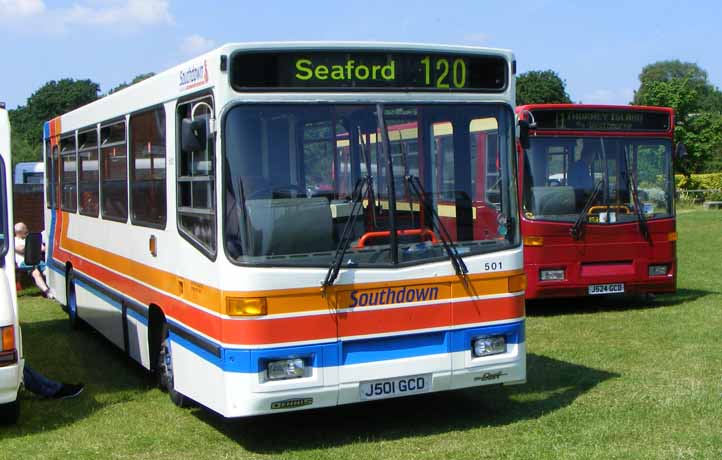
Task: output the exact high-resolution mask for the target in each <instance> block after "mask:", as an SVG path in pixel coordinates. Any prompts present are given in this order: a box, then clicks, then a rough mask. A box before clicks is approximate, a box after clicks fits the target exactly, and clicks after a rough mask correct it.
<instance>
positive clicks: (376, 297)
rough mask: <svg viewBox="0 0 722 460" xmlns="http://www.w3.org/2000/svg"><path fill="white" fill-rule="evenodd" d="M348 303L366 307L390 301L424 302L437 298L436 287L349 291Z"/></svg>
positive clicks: (437, 290) (351, 305)
mask: <svg viewBox="0 0 722 460" xmlns="http://www.w3.org/2000/svg"><path fill="white" fill-rule="evenodd" d="M349 297H350V305H349V306H348V308H353V307H368V306H372V305H386V304H391V303H408V302H425V301H429V300H436V299H438V298H439V288H438V287H427V286H424V287H418V288H416V287H402V288H391V287H389V288H386V289H380V290H374V291H364V292H361V293H359V291H351V292H350V294H349Z"/></svg>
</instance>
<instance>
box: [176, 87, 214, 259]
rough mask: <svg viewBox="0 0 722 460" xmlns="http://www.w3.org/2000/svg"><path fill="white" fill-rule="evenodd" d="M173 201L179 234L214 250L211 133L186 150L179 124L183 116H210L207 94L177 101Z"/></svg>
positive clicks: (206, 250)
mask: <svg viewBox="0 0 722 460" xmlns="http://www.w3.org/2000/svg"><path fill="white" fill-rule="evenodd" d="M176 117H177V123H176V126H177V132H178V139H177V144H178V160H177V169H176V173H177V195H178V199H177V203H178V229H179V231H180V233H181V235H182V236H183V237H185V238H186V239H187V240H188V241H190V242H191V244H193V245H194V246H195V247H197V248H198V249H200V250H201V251H202V252H204V253H205V254H206V255H207V256H209V257H214V256H215V254H216V184H215V172H216V165H215V149H214V140H215V136H214V135H213V134H212V133H207V136H206V143H205V148H204V149H203V150H198V151H186V150H183V149H182V147H181V139H180V133H181V124H182V122H183V120H184V119H192V120H197V119H201V118H202V117H207V118H209V119H210V118H212V117H213V100H212V99H211V98H210V97H204V98H202V99H195V100H192V101H189V102H186V103H182V104H179V105H178V108H177V111H176Z"/></svg>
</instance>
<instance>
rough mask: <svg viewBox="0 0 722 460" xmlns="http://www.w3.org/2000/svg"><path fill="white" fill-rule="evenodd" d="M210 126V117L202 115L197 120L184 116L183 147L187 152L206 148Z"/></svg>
mask: <svg viewBox="0 0 722 460" xmlns="http://www.w3.org/2000/svg"><path fill="white" fill-rule="evenodd" d="M208 128H209V126H208V117H205V116H200V117H197V118H196V119H195V120H191V119H190V118H184V119H183V121H181V148H182V149H183V150H184V151H185V152H198V151H201V150H205V148H206V140H207V139H208Z"/></svg>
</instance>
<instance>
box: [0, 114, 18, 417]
mask: <svg viewBox="0 0 722 460" xmlns="http://www.w3.org/2000/svg"><path fill="white" fill-rule="evenodd" d="M10 164H11V159H10V122H9V119H8V113H7V111H6V110H5V105H4V104H3V103H0V265H1V266H0V422H15V421H16V420H17V418H18V415H19V407H20V406H19V401H18V391H19V389H20V383H21V382H22V375H23V358H22V339H21V334H20V322H19V320H18V306H17V295H16V292H15V249H14V245H13V243H12V242H13V241H14V240H13V236H12V232H11V231H10V228H11V222H12V215H13V214H12V172H11V171H12V170H11V168H10Z"/></svg>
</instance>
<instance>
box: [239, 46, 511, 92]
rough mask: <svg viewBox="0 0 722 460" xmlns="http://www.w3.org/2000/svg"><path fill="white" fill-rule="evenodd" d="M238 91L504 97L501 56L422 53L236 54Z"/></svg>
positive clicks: (504, 73)
mask: <svg viewBox="0 0 722 460" xmlns="http://www.w3.org/2000/svg"><path fill="white" fill-rule="evenodd" d="M230 80H231V85H232V86H233V88H234V89H235V90H236V91H258V90H261V91H301V90H304V91H309V90H310V91H325V90H339V89H343V90H344V91H348V90H352V91H353V90H358V91H364V90H366V91H384V90H385V91H389V90H394V91H398V90H406V91H435V92H458V91H484V92H500V91H504V90H505V89H506V87H507V83H508V64H507V61H506V59H504V58H503V57H501V56H479V55H473V54H460V53H455V54H439V53H419V52H366V51H362V52H336V51H334V52H318V51H315V52H304V51H293V52H281V53H278V52H275V53H270V52H238V53H235V54H234V55H232V56H231V66H230Z"/></svg>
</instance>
